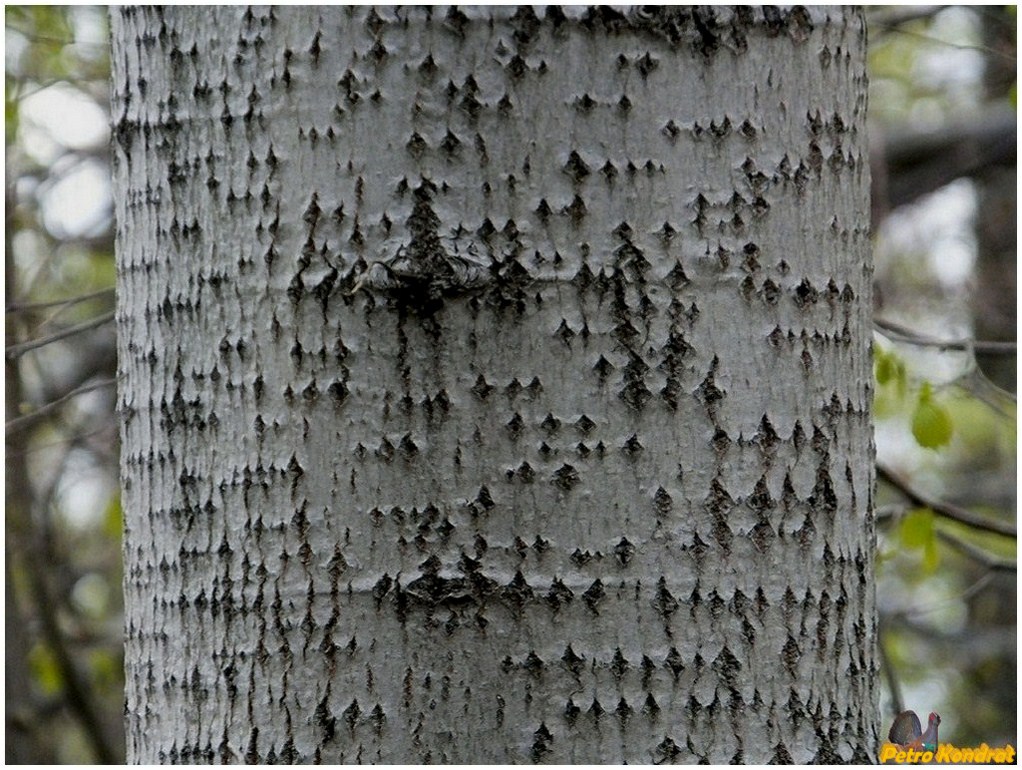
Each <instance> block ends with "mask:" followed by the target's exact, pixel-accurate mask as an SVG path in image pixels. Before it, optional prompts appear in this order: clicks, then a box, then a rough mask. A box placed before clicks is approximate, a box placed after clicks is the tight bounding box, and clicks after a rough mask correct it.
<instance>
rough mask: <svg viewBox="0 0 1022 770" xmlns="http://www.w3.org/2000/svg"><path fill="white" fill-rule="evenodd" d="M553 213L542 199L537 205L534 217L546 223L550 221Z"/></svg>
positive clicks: (544, 199)
mask: <svg viewBox="0 0 1022 770" xmlns="http://www.w3.org/2000/svg"><path fill="white" fill-rule="evenodd" d="M553 213H554V212H553V209H551V208H550V204H549V203H547V201H546V198H542V199H541V200H540V202H539V205H538V206H536V216H538V217H539V219H540V221H541V222H546V221H547V220H548V219H550V216H551V215H552V214H553Z"/></svg>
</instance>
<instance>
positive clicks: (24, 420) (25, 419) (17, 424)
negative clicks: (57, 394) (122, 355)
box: [4, 377, 117, 435]
mask: <svg viewBox="0 0 1022 770" xmlns="http://www.w3.org/2000/svg"><path fill="white" fill-rule="evenodd" d="M116 384H117V378H116V377H111V378H109V379H106V380H100V381H99V382H94V383H92V384H90V385H83V386H82V387H80V388H76V389H75V390H72V391H71V392H70V393H68V394H66V395H64V396H62V397H61V398H58V399H56V400H55V401H51V402H50V403H48V404H44V405H43V406H41V407H39V408H38V409H36V410H35V411H34V412H31V413H30V414H26V415H22V416H21V417H15V418H14V419H13V420H8V421H7V422H6V423H5V425H4V428H5V431H6V433H7V435H10V434H11V433H15V432H17V431H19V430H24V429H25V428H28V427H31V426H32V425H34V424H35V423H37V422H38V421H39V420H41V419H42V418H44V417H46V415H48V414H50V413H52V412H54V411H55V410H56V409H57V408H59V407H60V406H61V405H62V404H64V403H66V402H68V401H70V400H71V399H72V398H74V397H75V396H80V395H82V394H83V393H89V392H91V391H93V390H99V389H100V388H106V387H109V386H110V385H116Z"/></svg>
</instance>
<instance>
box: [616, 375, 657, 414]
mask: <svg viewBox="0 0 1022 770" xmlns="http://www.w3.org/2000/svg"><path fill="white" fill-rule="evenodd" d="M618 397H619V398H620V399H621V400H622V401H624V402H625V403H626V404H628V406H630V407H631V408H632V409H634V410H636V411H642V409H643V408H645V406H646V404H647V403H648V402H649V400H650V399H651V398H652V397H653V394H652V393H651V392H650V391H649V388H647V387H646V385H645V383H643V382H642V380H632V381H630V382H629V383H627V384H626V385H625V387H624V389H623V390H621V392H620V393H618Z"/></svg>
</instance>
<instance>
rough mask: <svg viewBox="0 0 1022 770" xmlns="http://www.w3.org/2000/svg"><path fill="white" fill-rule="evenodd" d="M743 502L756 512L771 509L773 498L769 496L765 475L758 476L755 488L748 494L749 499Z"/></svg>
mask: <svg viewBox="0 0 1022 770" xmlns="http://www.w3.org/2000/svg"><path fill="white" fill-rule="evenodd" d="M745 503H746V505H748V506H749V507H750V508H751V509H752V510H754V511H756V512H757V513H762V512H764V511H768V510H771V509H772V508H773V507H774V499H773V497H771V496H770V489H769V487H767V482H766V476H760V479H759V481H757V482H756V488H755V489H753V490H752V494H751V495H749V499H748V500H746V501H745Z"/></svg>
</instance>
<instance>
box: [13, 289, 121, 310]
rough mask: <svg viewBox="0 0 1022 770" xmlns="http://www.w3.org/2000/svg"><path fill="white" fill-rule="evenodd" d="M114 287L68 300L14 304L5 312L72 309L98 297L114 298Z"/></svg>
mask: <svg viewBox="0 0 1022 770" xmlns="http://www.w3.org/2000/svg"><path fill="white" fill-rule="evenodd" d="M113 293H114V287H113V286H110V287H109V288H106V289H99V290H97V291H91V292H89V293H88V294H79V295H78V296H77V297H68V298H67V299H55V300H50V301H49V302H12V303H11V304H10V305H8V306H7V309H6V310H5V311H4V312H6V313H23V312H25V311H26V310H45V309H46V308H51V307H58V306H65V307H72V306H73V305H77V304H79V303H81V302H88V301H89V300H90V299H96V298H97V297H107V296H113Z"/></svg>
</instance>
